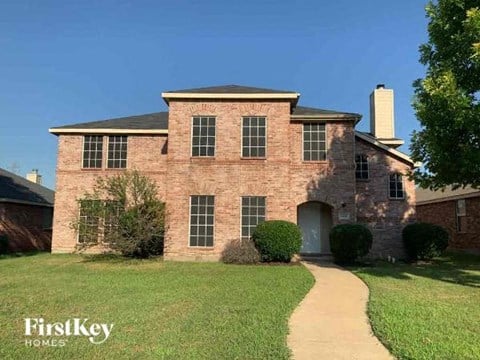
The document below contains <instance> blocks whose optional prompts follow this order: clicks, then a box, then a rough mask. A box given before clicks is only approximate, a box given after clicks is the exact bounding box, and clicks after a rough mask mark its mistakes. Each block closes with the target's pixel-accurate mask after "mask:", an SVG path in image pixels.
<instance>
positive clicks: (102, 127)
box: [49, 111, 168, 134]
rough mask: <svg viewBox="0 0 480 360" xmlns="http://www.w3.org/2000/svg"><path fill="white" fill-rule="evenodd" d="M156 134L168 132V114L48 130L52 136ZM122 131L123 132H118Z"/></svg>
mask: <svg viewBox="0 0 480 360" xmlns="http://www.w3.org/2000/svg"><path fill="white" fill-rule="evenodd" d="M112 130H115V133H119V132H124V133H129V134H135V133H157V134H166V133H167V131H168V112H167V111H163V112H158V113H152V114H145V115H135V116H126V117H121V118H116V119H109V120H100V121H93V122H84V123H79V124H73V125H65V126H58V127H53V128H50V129H49V131H50V132H51V133H52V134H64V133H70V134H72V133H90V134H92V133H110V132H112ZM118 130H124V131H118Z"/></svg>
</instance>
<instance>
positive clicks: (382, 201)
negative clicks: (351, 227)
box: [355, 139, 415, 257]
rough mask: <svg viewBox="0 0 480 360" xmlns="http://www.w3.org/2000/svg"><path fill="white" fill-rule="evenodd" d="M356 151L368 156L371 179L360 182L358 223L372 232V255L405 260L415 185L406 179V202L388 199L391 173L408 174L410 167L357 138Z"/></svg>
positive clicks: (358, 189) (357, 186)
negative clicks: (405, 232)
mask: <svg viewBox="0 0 480 360" xmlns="http://www.w3.org/2000/svg"><path fill="white" fill-rule="evenodd" d="M355 151H356V153H357V154H364V155H367V157H368V163H369V179H368V180H357V181H356V188H357V195H356V199H357V221H358V222H359V223H363V224H366V225H367V226H368V227H369V228H370V230H371V231H372V233H373V245H372V250H371V254H372V255H373V256H377V257H386V256H388V255H391V256H395V257H404V256H405V254H404V249H403V243H402V237H401V232H402V229H403V227H404V226H405V225H406V224H407V223H409V222H413V221H415V184H414V182H413V181H409V180H408V178H407V177H406V176H404V183H403V184H404V190H405V199H401V200H396V199H395V200H394V199H390V198H389V174H390V173H394V172H399V173H402V174H406V173H407V171H408V170H409V166H408V165H407V164H405V162H404V161H401V160H399V159H396V158H395V157H393V156H391V155H388V153H387V152H385V151H383V150H381V149H378V148H377V147H376V146H373V145H372V144H370V143H367V142H366V141H364V140H361V139H357V141H356V148H355Z"/></svg>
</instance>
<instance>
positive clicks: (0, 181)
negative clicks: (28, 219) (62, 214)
mask: <svg viewBox="0 0 480 360" xmlns="http://www.w3.org/2000/svg"><path fill="white" fill-rule="evenodd" d="M54 198H55V192H54V191H53V190H50V189H48V188H46V187H45V186H41V185H38V184H35V183H34V182H31V181H29V180H27V179H25V178H23V177H21V176H18V175H15V174H13V173H11V172H9V171H7V170H4V169H0V202H9V201H13V202H15V201H20V202H29V203H36V204H38V205H47V206H53V201H54Z"/></svg>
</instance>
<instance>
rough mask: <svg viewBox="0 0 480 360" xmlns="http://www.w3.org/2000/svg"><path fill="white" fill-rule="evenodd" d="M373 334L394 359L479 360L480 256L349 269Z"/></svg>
mask: <svg viewBox="0 0 480 360" xmlns="http://www.w3.org/2000/svg"><path fill="white" fill-rule="evenodd" d="M352 270H353V272H354V273H355V274H357V275H358V276H359V277H360V278H361V279H363V280H364V281H365V282H366V283H367V285H368V287H369V288H370V302H369V304H368V312H369V316H370V320H371V323H372V327H373V330H374V332H375V334H376V335H377V336H378V337H379V338H380V340H381V341H382V342H383V343H384V344H385V345H386V346H387V347H388V348H389V349H390V351H391V352H392V354H393V355H395V356H396V357H397V358H398V359H429V360H430V359H452V360H456V359H480V257H478V256H473V255H460V254H448V255H447V256H445V257H442V258H439V259H435V260H434V261H432V262H431V263H422V264H401V263H400V264H390V263H380V264H378V265H377V266H374V267H363V268H356V269H352Z"/></svg>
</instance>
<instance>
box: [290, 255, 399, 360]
mask: <svg viewBox="0 0 480 360" xmlns="http://www.w3.org/2000/svg"><path fill="white" fill-rule="evenodd" d="M302 263H303V264H304V265H305V266H306V267H307V269H308V270H310V271H311V273H312V274H313V276H315V285H314V286H313V288H312V289H311V290H310V292H309V293H308V294H307V296H306V297H305V299H303V301H302V302H301V303H300V305H299V306H298V307H297V308H296V309H295V311H294V312H293V314H292V316H291V318H290V322H289V327H290V334H289V335H288V339H287V343H288V346H289V347H290V349H291V350H292V353H293V358H294V359H296V360H304V359H319V360H320V359H328V360H337V359H342V360H343V359H345V360H363V359H366V360H367V359H368V360H376V359H379V360H380V359H394V358H393V357H392V356H391V355H390V353H389V352H388V350H387V349H386V348H385V347H384V346H383V345H382V344H381V343H380V341H378V339H377V338H376V337H375V336H374V335H373V334H372V330H371V328H370V324H369V321H368V317H367V314H366V310H367V301H368V287H367V286H366V285H365V284H364V283H363V282H362V281H361V280H360V279H358V278H357V277H356V276H355V275H353V274H352V273H350V272H348V271H346V270H343V269H342V268H340V267H337V266H335V265H333V264H331V263H329V262H311V261H309V262H305V261H304V262H302Z"/></svg>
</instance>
